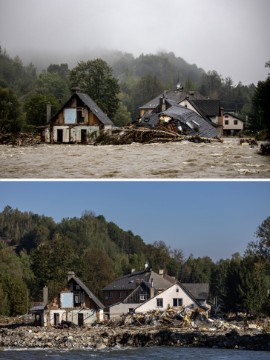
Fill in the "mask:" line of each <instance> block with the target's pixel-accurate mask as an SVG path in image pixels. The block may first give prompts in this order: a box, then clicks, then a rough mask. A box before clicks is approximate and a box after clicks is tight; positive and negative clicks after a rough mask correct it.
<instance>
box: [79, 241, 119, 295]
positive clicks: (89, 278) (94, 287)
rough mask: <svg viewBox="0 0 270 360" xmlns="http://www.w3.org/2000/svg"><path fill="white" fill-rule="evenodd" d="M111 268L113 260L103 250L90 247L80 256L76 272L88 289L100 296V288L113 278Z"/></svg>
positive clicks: (112, 267)
mask: <svg viewBox="0 0 270 360" xmlns="http://www.w3.org/2000/svg"><path fill="white" fill-rule="evenodd" d="M101 264H102V266H101ZM113 269H114V266H113V261H112V259H111V258H110V257H109V255H108V254H107V253H106V252H105V251H102V250H99V249H95V248H91V249H87V250H86V251H85V252H84V254H83V255H82V257H81V258H80V267H79V268H78V272H79V274H80V277H81V278H82V280H83V281H84V282H85V284H86V285H87V286H88V287H89V289H90V290H91V291H92V292H93V293H94V294H95V295H97V296H99V297H101V295H102V292H101V290H102V288H103V287H104V286H105V285H107V284H108V283H110V282H111V281H112V280H113V279H114V278H115V274H114V271H113Z"/></svg>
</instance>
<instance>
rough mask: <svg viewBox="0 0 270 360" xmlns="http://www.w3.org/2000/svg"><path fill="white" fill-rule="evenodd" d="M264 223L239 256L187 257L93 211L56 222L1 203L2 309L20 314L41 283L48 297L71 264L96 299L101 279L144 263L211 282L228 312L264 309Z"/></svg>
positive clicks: (267, 225) (268, 306) (37, 297)
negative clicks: (108, 220) (214, 258)
mask: <svg viewBox="0 0 270 360" xmlns="http://www.w3.org/2000/svg"><path fill="white" fill-rule="evenodd" d="M269 229H270V217H269V218H267V219H266V220H265V221H264V222H263V223H262V224H261V225H260V226H259V227H258V231H257V237H258V239H259V240H258V242H256V243H251V244H247V250H246V253H245V254H244V256H243V257H242V256H240V255H239V254H234V255H232V257H231V259H221V260H219V261H218V262H216V263H215V262H214V261H213V260H212V259H211V258H210V257H199V258H194V257H193V256H192V255H189V256H188V257H185V254H183V252H182V250H181V249H172V248H170V247H169V246H167V245H166V243H165V242H164V241H156V242H154V243H153V244H146V243H145V242H144V240H143V239H142V238H141V237H140V236H139V235H134V234H133V233H132V231H124V230H123V229H121V228H119V226H118V225H117V224H115V223H112V222H107V221H106V219H105V218H104V216H102V215H98V216H97V215H95V214H94V213H93V212H91V211H85V212H84V213H83V215H82V216H81V217H80V218H76V217H75V218H64V219H62V220H61V221H60V222H59V223H56V222H55V221H54V220H53V219H52V218H50V217H47V216H44V215H38V214H34V213H32V212H21V211H20V210H18V209H13V208H11V207H10V206H6V207H5V208H4V210H3V211H2V212H1V213H0V244H1V246H0V314H5V315H16V314H22V313H25V312H26V311H27V304H29V303H31V301H41V300H42V288H43V287H44V285H47V286H48V287H49V293H50V297H53V295H55V294H56V293H57V292H58V291H59V290H60V289H61V288H62V286H63V285H64V284H65V282H66V277H67V272H68V271H71V270H72V271H74V272H75V273H76V274H77V276H79V277H80V278H81V279H82V280H83V281H84V282H85V283H86V284H87V285H88V286H89V288H90V289H91V290H92V291H93V292H94V293H95V294H96V295H98V296H99V297H100V298H101V300H102V292H101V290H102V288H103V287H104V286H105V285H106V284H108V283H109V282H111V281H112V280H113V279H115V278H116V277H118V276H121V275H123V274H126V273H128V272H130V271H131V269H136V270H140V269H143V268H144V264H145V262H148V263H149V265H150V266H151V267H152V269H153V270H154V271H156V272H158V270H159V269H164V270H165V272H166V273H167V274H169V275H171V276H175V277H176V279H177V280H179V281H182V282H208V283H210V292H211V294H210V301H214V300H215V301H217V302H218V303H219V304H221V305H222V308H223V309H224V310H226V311H233V312H238V311H244V312H248V313H251V314H258V313H261V312H267V313H269V311H270V303H269V297H268V287H269V269H270V266H269V265H270V263H269V251H270V250H269V249H270V248H269V243H270V238H269V234H270V230H269ZM164 240H165V241H166V239H164Z"/></svg>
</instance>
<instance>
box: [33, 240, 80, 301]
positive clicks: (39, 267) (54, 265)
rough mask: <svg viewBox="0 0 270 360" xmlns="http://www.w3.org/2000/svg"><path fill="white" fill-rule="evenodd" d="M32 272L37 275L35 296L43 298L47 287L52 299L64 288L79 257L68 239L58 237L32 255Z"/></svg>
mask: <svg viewBox="0 0 270 360" xmlns="http://www.w3.org/2000/svg"><path fill="white" fill-rule="evenodd" d="M30 256H31V263H32V270H33V272H34V274H35V278H36V281H35V285H34V291H33V292H34V296H36V297H37V296H41V292H42V289H43V287H44V286H45V285H47V286H48V288H49V289H50V293H49V297H50V299H52V298H53V297H54V296H55V295H56V294H57V293H58V292H59V291H60V290H61V289H62V288H63V286H64V284H65V283H66V279H67V273H68V271H71V270H73V269H74V268H75V263H76V260H77V259H78V255H77V254H76V251H75V249H74V247H73V246H72V244H71V242H70V241H69V240H68V239H65V238H62V237H61V236H59V235H56V236H55V238H54V239H53V240H49V241H44V242H43V243H41V244H40V245H39V246H38V247H37V249H35V250H34V251H33V252H32V253H31V255H30Z"/></svg>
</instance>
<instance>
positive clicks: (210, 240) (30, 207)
mask: <svg viewBox="0 0 270 360" xmlns="http://www.w3.org/2000/svg"><path fill="white" fill-rule="evenodd" d="M0 194H1V196H0V211H2V210H3V209H4V207H5V206H6V205H10V206H11V207H12V208H18V209H19V210H21V211H32V212H33V213H37V214H40V215H46V216H51V217H53V218H54V219H55V221H56V222H59V221H61V219H62V218H66V217H74V216H75V217H80V216H81V215H82V213H83V212H84V211H85V210H90V211H93V212H94V213H95V214H96V215H103V216H104V217H105V218H106V220H107V221H113V222H114V223H116V224H117V225H118V226H120V227H121V228H122V229H124V230H131V231H132V232H133V233H134V234H136V235H140V236H141V237H142V238H143V240H144V241H145V242H146V243H153V242H154V241H158V240H162V241H164V242H165V243H166V244H167V245H168V246H170V247H171V248H173V249H181V250H183V252H184V255H185V256H186V257H187V256H189V254H191V253H192V254H193V255H194V256H195V257H199V256H200V257H201V256H210V257H211V258H212V259H213V260H214V261H217V260H219V259H221V258H223V259H227V258H230V257H231V255H232V254H234V253H235V252H240V253H241V254H243V252H244V251H245V249H246V246H247V244H248V243H249V242H250V241H253V240H255V239H256V238H255V236H254V234H255V231H256V230H257V227H258V226H259V225H260V224H261V223H262V221H263V220H265V219H266V218H267V217H268V216H270V182H268V181H267V182H266V181H187V182H185V181H0Z"/></svg>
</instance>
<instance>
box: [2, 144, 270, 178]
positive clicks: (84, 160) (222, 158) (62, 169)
mask: <svg viewBox="0 0 270 360" xmlns="http://www.w3.org/2000/svg"><path fill="white" fill-rule="evenodd" d="M0 170H1V171H0V174H1V175H0V178H2V179H110V178H115V179H259V178H261V179H269V178H270V157H269V156H262V155H260V154H259V147H253V148H252V147H250V146H249V145H248V144H242V145H239V139H237V138H226V139H224V142H223V143H217V142H213V143H210V144H205V143H199V144H195V143H191V142H188V141H182V142H177V143H165V144H149V145H143V144H139V143H133V144H131V145H105V146H93V145H63V144H62V145H47V144H41V145H36V146H28V147H22V146H21V147H19V146H18V147H12V146H11V145H0Z"/></svg>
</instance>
